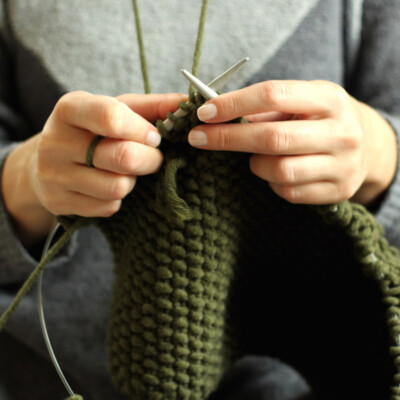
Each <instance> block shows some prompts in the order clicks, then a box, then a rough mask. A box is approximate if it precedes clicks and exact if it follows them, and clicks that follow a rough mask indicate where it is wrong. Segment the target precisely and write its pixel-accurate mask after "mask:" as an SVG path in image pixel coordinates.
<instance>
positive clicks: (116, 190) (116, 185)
mask: <svg viewBox="0 0 400 400" xmlns="http://www.w3.org/2000/svg"><path fill="white" fill-rule="evenodd" d="M130 190H131V184H130V181H129V178H128V177H125V176H123V177H118V178H116V179H114V180H113V181H112V183H111V184H110V185H109V188H108V192H109V193H108V195H109V198H110V199H112V200H121V199H123V198H124V197H125V196H126V195H127V194H128V193H129V192H130Z"/></svg>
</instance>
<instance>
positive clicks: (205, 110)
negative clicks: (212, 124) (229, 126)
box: [197, 104, 217, 121]
mask: <svg viewBox="0 0 400 400" xmlns="http://www.w3.org/2000/svg"><path fill="white" fill-rule="evenodd" d="M197 116H198V117H199V119H200V120H201V121H207V120H209V119H211V118H214V117H216V116H217V107H216V105H215V104H206V105H204V106H201V107H199V109H198V110H197Z"/></svg>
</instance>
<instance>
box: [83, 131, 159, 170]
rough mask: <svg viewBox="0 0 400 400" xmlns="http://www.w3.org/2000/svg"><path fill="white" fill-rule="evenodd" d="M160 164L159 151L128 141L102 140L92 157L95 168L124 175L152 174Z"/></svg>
mask: <svg viewBox="0 0 400 400" xmlns="http://www.w3.org/2000/svg"><path fill="white" fill-rule="evenodd" d="M84 157H85V155H82V158H84ZM162 162H163V155H162V153H161V151H160V150H158V149H154V148H153V147H150V146H146V145H144V144H141V143H137V142H132V141H130V140H116V139H108V138H107V139H104V140H102V141H100V142H99V144H98V145H97V147H96V149H95V152H94V155H93V165H94V166H95V167H96V168H99V169H103V170H107V171H111V172H115V173H117V174H126V175H148V174H152V173H154V172H156V171H158V170H159V169H160V167H161V164H162Z"/></svg>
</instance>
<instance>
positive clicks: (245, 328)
mask: <svg viewBox="0 0 400 400" xmlns="http://www.w3.org/2000/svg"><path fill="white" fill-rule="evenodd" d="M200 102H201V99H198V98H196V97H195V96H191V102H190V103H189V104H188V105H185V106H184V107H185V109H186V111H189V114H188V115H187V116H186V117H185V118H184V119H180V120H177V121H175V124H174V130H173V131H172V132H170V133H167V132H164V131H163V130H162V124H161V123H160V122H159V123H158V124H157V126H158V127H159V129H160V130H161V131H162V132H163V136H164V139H163V143H162V151H163V153H164V155H165V162H164V166H163V168H162V170H161V171H160V172H158V173H157V174H154V175H151V176H146V177H141V178H140V179H139V180H138V183H137V186H136V188H135V189H134V191H133V192H132V193H131V194H130V195H129V196H128V197H127V198H126V199H125V200H124V202H123V205H122V208H121V210H120V211H119V212H118V213H117V214H115V215H114V216H112V217H111V218H107V219H102V218H97V219H85V218H80V217H61V218H60V219H59V220H60V222H61V223H62V224H63V226H64V227H65V229H66V233H65V234H64V235H63V236H62V237H61V239H60V240H59V241H58V242H57V243H56V244H55V245H54V247H53V248H52V249H51V250H50V251H49V253H48V255H47V256H46V258H45V259H44V261H43V262H41V263H40V264H39V266H38V267H37V269H36V270H35V271H34V272H33V273H32V276H31V278H30V279H29V280H28V281H27V283H26V284H25V285H24V287H23V288H22V289H21V294H20V295H19V296H18V298H17V299H16V301H15V302H14V303H13V304H12V305H11V306H10V309H9V310H8V311H7V312H6V313H5V314H4V315H3V316H1V317H0V330H1V328H2V327H3V326H4V323H5V321H6V320H7V318H8V317H9V316H10V314H11V312H12V311H13V310H14V309H15V307H16V305H17V304H18V301H19V300H20V298H21V297H22V295H23V294H24V293H26V291H27V290H28V289H29V287H30V286H31V285H32V283H33V281H34V279H36V277H37V276H38V273H40V271H41V270H42V269H43V267H44V264H45V263H46V262H47V261H48V260H49V258H51V257H53V256H54V254H55V253H56V252H57V251H58V250H59V248H60V247H61V245H62V244H63V243H65V242H66V241H68V240H69V238H70V236H71V235H72V234H73V232H74V231H76V230H77V229H79V228H80V227H82V226H84V225H87V224H93V223H95V224H96V225H97V226H98V227H99V228H100V229H101V230H102V231H103V232H104V234H105V235H106V237H107V238H108V241H109V243H110V245H111V248H112V251H113V254H114V258H115V276H116V279H115V286H114V293H113V299H112V309H111V313H110V319H109V326H108V334H107V353H108V363H109V369H110V373H111V376H112V379H113V381H114V383H115V385H116V387H117V388H118V389H119V390H121V391H122V392H123V393H125V394H126V395H127V396H128V398H131V399H135V400H136V399H146V400H147V399H149V400H153V399H166V400H167V399H168V400H174V399H193V400H194V399H205V398H206V396H207V395H208V394H209V393H210V392H211V391H212V390H213V389H214V388H215V387H216V385H217V383H218V380H219V378H220V376H221V374H222V373H223V371H224V369H225V368H226V367H227V366H229V365H230V364H231V363H232V362H233V360H234V359H235V358H237V357H239V356H240V355H242V354H249V353H250V354H268V355H270V356H274V357H278V358H280V359H281V360H283V361H284V362H287V363H288V364H290V365H292V366H293V367H295V368H296V369H297V370H298V371H300V373H302V374H303V375H304V376H305V377H306V379H307V380H308V381H309V382H310V384H311V386H312V387H313V388H314V390H315V392H316V396H317V398H320V399H328V398H333V399H339V398H340V399H347V398H351V399H353V398H354V399H391V400H400V389H399V385H400V374H399V372H398V371H399V369H400V347H399V334H400V319H399V315H400V308H399V294H400V257H399V253H398V251H397V250H396V249H394V248H392V247H390V246H389V245H388V243H387V241H386V240H385V239H384V237H383V231H382V228H381V227H380V226H379V225H378V223H377V222H376V221H375V220H374V218H373V216H372V215H371V214H370V213H368V211H367V210H366V209H365V208H363V207H362V206H360V205H357V204H353V203H350V202H344V203H340V204H336V205H329V206H318V207H310V206H297V205H291V204H289V203H287V202H286V201H284V200H282V199H281V198H279V197H278V196H276V195H275V194H274V193H272V192H271V190H270V189H269V187H268V184H267V183H266V182H264V181H262V180H261V179H258V178H257V177H255V176H254V175H253V174H252V173H251V172H250V170H249V166H248V155H246V154H241V153H229V152H215V151H202V150H197V149H194V148H192V147H191V146H189V145H188V144H187V133H188V131H189V130H190V128H191V127H192V126H194V125H197V124H198V123H199V121H198V120H197V117H196V113H195V110H196V108H197V107H198V105H199V104H200ZM171 118H172V116H171Z"/></svg>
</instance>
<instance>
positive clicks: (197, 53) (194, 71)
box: [189, 0, 208, 95]
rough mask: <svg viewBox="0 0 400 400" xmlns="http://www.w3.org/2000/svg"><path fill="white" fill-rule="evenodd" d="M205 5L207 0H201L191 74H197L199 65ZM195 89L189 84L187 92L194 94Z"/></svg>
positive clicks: (205, 12) (205, 11)
mask: <svg viewBox="0 0 400 400" xmlns="http://www.w3.org/2000/svg"><path fill="white" fill-rule="evenodd" d="M207 7H208V0H203V2H202V5H201V12H200V19H199V27H198V30H197V32H198V34H197V39H196V45H195V50H194V54H193V66H192V74H193V75H194V76H197V73H198V72H199V65H200V56H201V48H202V46H201V45H202V43H203V36H204V24H205V22H206V14H207ZM194 92H195V90H194V87H193V85H190V86H189V94H190V95H191V94H194Z"/></svg>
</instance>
